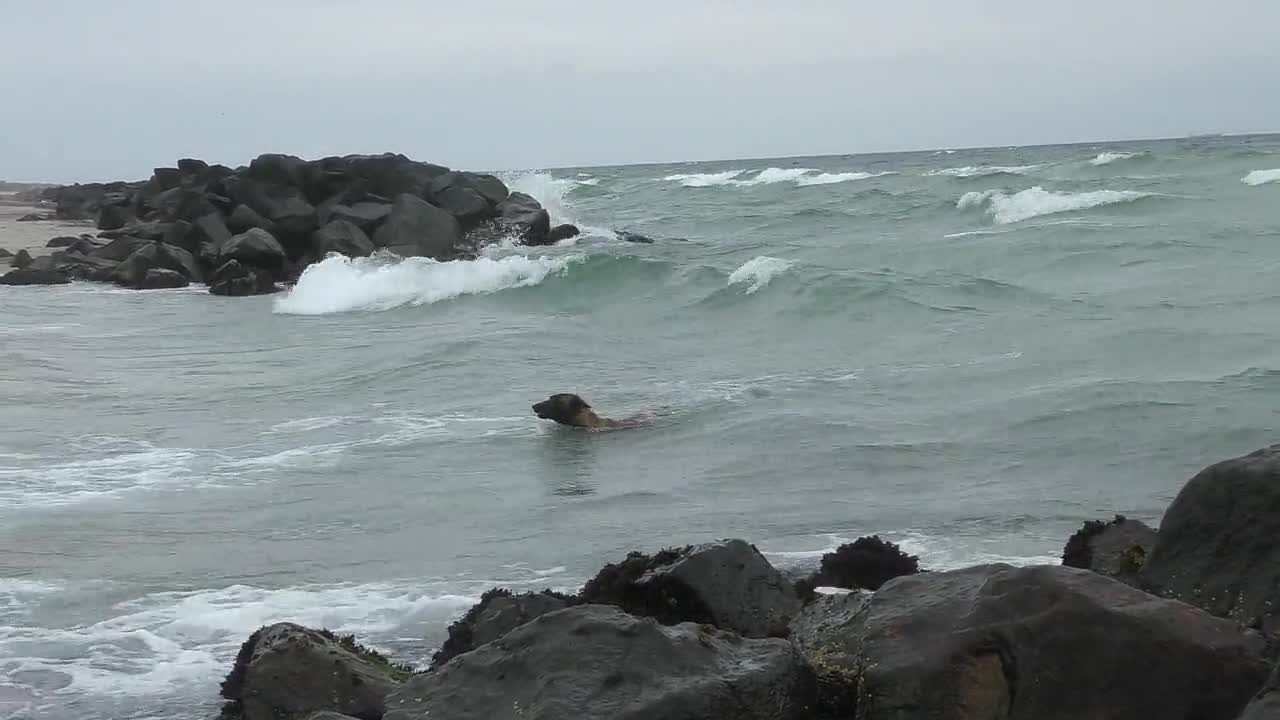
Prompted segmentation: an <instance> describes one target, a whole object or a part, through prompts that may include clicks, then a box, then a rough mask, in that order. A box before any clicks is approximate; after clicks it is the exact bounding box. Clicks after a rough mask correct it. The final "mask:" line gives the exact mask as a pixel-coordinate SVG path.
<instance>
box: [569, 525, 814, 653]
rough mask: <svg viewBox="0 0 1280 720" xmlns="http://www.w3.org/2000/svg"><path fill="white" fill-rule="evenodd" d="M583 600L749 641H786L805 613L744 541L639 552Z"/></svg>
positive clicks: (608, 569)
mask: <svg viewBox="0 0 1280 720" xmlns="http://www.w3.org/2000/svg"><path fill="white" fill-rule="evenodd" d="M579 597H580V599H581V600H582V601H583V602H587V603H599V604H610V605H617V606H619V607H621V608H622V609H624V610H626V611H627V612H630V613H633V614H635V615H641V616H647V617H653V618H656V619H657V620H658V621H659V622H663V623H667V624H671V623H678V622H687V621H688V622H701V623H708V624H712V625H716V626H717V627H720V628H723V629H726V630H732V631H734V632H736V633H739V634H741V635H744V636H746V637H754V638H760V637H782V636H785V635H786V634H787V625H788V624H789V623H790V622H791V619H792V618H793V617H794V616H795V615H796V613H797V612H799V610H800V600H799V598H798V597H797V596H796V594H795V592H794V590H793V588H792V587H791V585H790V583H788V582H787V581H786V578H784V577H783V576H782V574H781V573H779V572H778V570H777V569H776V568H774V567H773V566H772V565H770V564H769V561H768V560H766V559H765V558H764V556H763V555H761V554H760V552H759V551H758V550H757V549H756V548H755V547H754V546H753V545H750V544H748V543H746V542H744V541H742V540H724V541H721V542H717V543H710V544H707V545H700V546H697V547H689V548H684V549H681V550H667V551H663V552H661V553H658V554H657V555H654V556H653V557H648V556H646V555H643V554H641V553H631V554H630V555H628V556H627V558H626V560H624V561H623V562H622V563H620V564H617V565H613V564H610V565H607V566H605V568H604V569H602V570H601V571H600V573H599V574H598V575H596V577H595V578H593V579H592V580H591V581H589V582H588V583H587V584H586V586H585V587H583V589H582V592H581V593H580V594H579Z"/></svg>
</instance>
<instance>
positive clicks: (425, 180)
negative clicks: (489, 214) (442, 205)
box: [326, 153, 449, 198]
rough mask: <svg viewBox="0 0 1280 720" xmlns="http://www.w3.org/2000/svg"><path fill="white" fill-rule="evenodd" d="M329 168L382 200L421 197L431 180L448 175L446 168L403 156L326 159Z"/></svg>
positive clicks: (349, 156) (357, 156) (359, 156)
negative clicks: (353, 180) (351, 179)
mask: <svg viewBox="0 0 1280 720" xmlns="http://www.w3.org/2000/svg"><path fill="white" fill-rule="evenodd" d="M326 162H328V163H329V165H328V167H330V168H331V169H333V170H336V171H338V172H340V173H342V174H343V175H344V176H346V177H349V178H355V179H359V180H361V181H362V182H363V185H364V187H365V188H366V190H367V192H368V193H369V194H372V195H378V196H381V197H383V198H395V197H398V196H400V195H414V196H418V197H421V196H422V195H423V194H424V193H425V192H426V191H427V190H428V188H429V187H430V184H431V180H432V179H433V178H435V177H438V176H440V175H443V174H445V173H447V172H449V168H446V167H443V166H440V165H432V164H431V163H423V162H416V161H413V160H410V159H409V158H407V157H405V156H404V155H394V154H390V153H388V154H384V155H348V156H346V157H341V158H327V159H326Z"/></svg>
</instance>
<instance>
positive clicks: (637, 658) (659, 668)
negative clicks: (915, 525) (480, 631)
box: [383, 605, 811, 720]
mask: <svg viewBox="0 0 1280 720" xmlns="http://www.w3.org/2000/svg"><path fill="white" fill-rule="evenodd" d="M810 688H811V684H810V682H809V676H808V673H807V670H806V669H805V667H804V665H803V663H802V662H801V661H800V659H799V656H798V653H797V652H796V651H795V649H794V648H793V647H791V645H790V644H789V643H788V642H787V641H785V640H779V639H758V640H753V639H745V638H742V637H739V636H737V635H734V634H732V633H727V632H723V631H718V630H716V629H715V628H712V627H709V626H706V625H696V624H692V623H687V624H681V625H676V626H664V625H661V624H659V623H657V622H655V621H654V620H652V619H650V618H638V617H635V616H633V615H629V614H627V613H624V612H622V611H621V610H618V609H617V608H612V607H605V606H600V605H583V606H579V607H574V608H569V609H567V610H560V611H557V612H552V613H548V614H546V615H543V616H541V617H539V618H537V619H536V620H534V621H533V622H530V623H527V624H525V625H522V626H520V627H519V628H516V629H515V630H513V631H511V632H510V633H508V634H507V635H505V636H504V637H502V638H500V639H498V640H496V641H494V642H491V643H489V644H487V645H483V646H481V647H480V648H478V649H476V650H474V651H472V652H469V653H467V654H465V655H460V656H458V657H455V658H454V659H453V660H452V661H450V662H449V663H447V664H445V665H444V666H443V667H441V668H439V669H438V670H436V671H434V672H430V673H425V674H423V675H419V676H417V677H415V678H414V679H413V680H411V681H409V682H408V683H407V684H405V685H404V687H402V688H401V689H399V690H397V691H396V692H394V693H392V694H391V695H390V696H389V697H388V698H387V713H386V715H384V716H383V720H517V719H520V720H561V719H562V718H581V719H582V720H613V719H617V720H640V719H641V718H645V719H648V718H655V719H656V718H662V720H722V719H723V720H730V719H732V720H792V719H798V718H800V717H803V716H804V713H805V712H807V707H808V704H809V692H810Z"/></svg>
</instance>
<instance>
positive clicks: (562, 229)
mask: <svg viewBox="0 0 1280 720" xmlns="http://www.w3.org/2000/svg"><path fill="white" fill-rule="evenodd" d="M581 234H582V231H581V230H579V229H578V226H577V225H568V224H565V225H557V226H555V227H553V228H551V231H550V232H549V233H547V243H548V244H550V245H555V244H556V243H558V242H560V241H561V240H568V239H570V238H576V237H578V236H579V235H581Z"/></svg>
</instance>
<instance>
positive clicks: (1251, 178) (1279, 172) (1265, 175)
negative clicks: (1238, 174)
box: [1240, 168, 1280, 186]
mask: <svg viewBox="0 0 1280 720" xmlns="http://www.w3.org/2000/svg"><path fill="white" fill-rule="evenodd" d="M1240 182H1242V183H1244V184H1245V185H1253V186H1258V185H1266V184H1267V183H1273V182H1280V168H1276V169H1275V170H1254V171H1253V172H1251V173H1249V174H1248V175H1245V176H1244V177H1242V178H1240Z"/></svg>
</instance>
